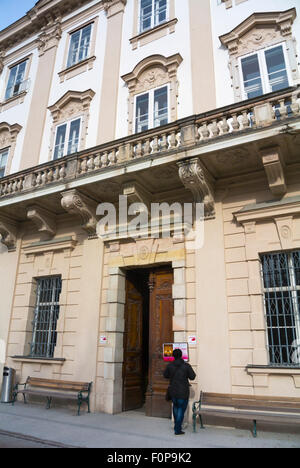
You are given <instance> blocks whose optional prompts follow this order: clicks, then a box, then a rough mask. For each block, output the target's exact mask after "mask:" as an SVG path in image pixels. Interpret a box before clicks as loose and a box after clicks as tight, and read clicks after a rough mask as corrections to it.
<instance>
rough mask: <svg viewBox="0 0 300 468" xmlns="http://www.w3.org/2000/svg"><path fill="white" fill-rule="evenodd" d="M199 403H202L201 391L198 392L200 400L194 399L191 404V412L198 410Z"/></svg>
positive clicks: (199, 407)
mask: <svg viewBox="0 0 300 468" xmlns="http://www.w3.org/2000/svg"><path fill="white" fill-rule="evenodd" d="M201 403H202V391H201V393H200V400H199V401H194V403H193V406H192V410H193V413H197V412H198V411H200V409H201Z"/></svg>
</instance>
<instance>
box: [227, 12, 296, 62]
mask: <svg viewBox="0 0 300 468" xmlns="http://www.w3.org/2000/svg"><path fill="white" fill-rule="evenodd" d="M295 18H296V9H295V8H291V9H290V10H287V11H282V12H269V13H253V15H251V16H249V18H247V19H246V20H245V21H243V22H242V23H241V24H239V25H238V26H237V27H236V28H234V29H233V30H232V31H231V32H229V33H228V34H224V35H223V36H220V41H221V43H222V44H223V45H224V46H226V47H227V48H228V51H229V53H230V55H239V56H240V55H244V54H247V53H250V52H253V51H256V50H257V49H259V48H262V47H267V46H270V45H273V44H275V43H277V42H281V41H282V40H283V38H287V37H291V35H292V25H293V22H294V20H295Z"/></svg>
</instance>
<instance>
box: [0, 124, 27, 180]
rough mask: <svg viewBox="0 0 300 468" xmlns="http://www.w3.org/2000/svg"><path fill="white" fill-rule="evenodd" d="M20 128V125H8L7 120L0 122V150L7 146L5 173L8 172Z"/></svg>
mask: <svg viewBox="0 0 300 468" xmlns="http://www.w3.org/2000/svg"><path fill="white" fill-rule="evenodd" d="M21 130H22V127H21V125H19V124H13V125H9V124H8V123H7V122H1V123H0V150H1V149H4V148H9V154H8V161H7V165H6V173H9V171H10V166H11V162H12V159H13V156H14V152H15V147H16V141H17V136H18V134H19V132H20V131H21Z"/></svg>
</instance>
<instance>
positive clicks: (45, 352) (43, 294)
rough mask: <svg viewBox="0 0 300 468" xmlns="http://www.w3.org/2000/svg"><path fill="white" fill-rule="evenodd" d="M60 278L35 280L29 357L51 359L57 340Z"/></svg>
mask: <svg viewBox="0 0 300 468" xmlns="http://www.w3.org/2000/svg"><path fill="white" fill-rule="evenodd" d="M61 286H62V282H61V277H60V276H52V277H48V278H39V279H38V280H37V298H36V306H35V312H34V320H33V333H32V342H31V356H32V357H45V358H52V357H53V355H54V349H55V346H56V339H57V331H56V326H57V321H58V317H59V297H60V293H61Z"/></svg>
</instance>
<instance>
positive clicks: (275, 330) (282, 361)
mask: <svg viewBox="0 0 300 468" xmlns="http://www.w3.org/2000/svg"><path fill="white" fill-rule="evenodd" d="M261 267H262V277H263V288H264V303H265V313H266V324H267V337H268V349H269V359H270V364H273V365H283V366H296V365H297V366H299V364H300V250H297V251H292V252H281V253H272V254H266V255H262V256H261Z"/></svg>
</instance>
